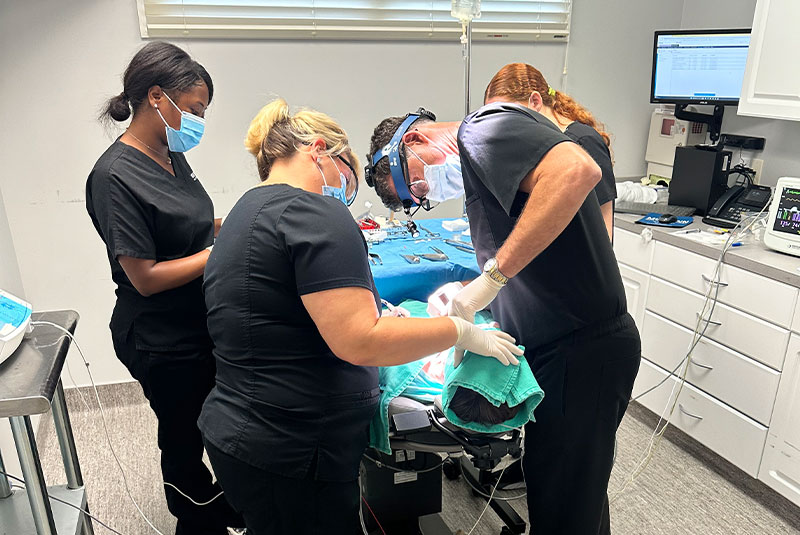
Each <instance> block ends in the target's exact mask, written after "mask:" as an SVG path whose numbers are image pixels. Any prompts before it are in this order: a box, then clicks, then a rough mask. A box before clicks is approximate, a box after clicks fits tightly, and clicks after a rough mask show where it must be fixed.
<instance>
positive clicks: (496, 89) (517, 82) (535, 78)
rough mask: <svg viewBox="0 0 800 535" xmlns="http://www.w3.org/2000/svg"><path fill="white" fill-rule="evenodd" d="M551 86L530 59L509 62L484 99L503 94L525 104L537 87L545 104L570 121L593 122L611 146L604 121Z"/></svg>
mask: <svg viewBox="0 0 800 535" xmlns="http://www.w3.org/2000/svg"><path fill="white" fill-rule="evenodd" d="M550 89H551V88H550V84H548V83H547V80H545V79H544V76H543V75H542V73H541V72H539V70H538V69H536V68H535V67H533V66H531V65H528V64H527V63H509V64H508V65H506V66H505V67H503V68H502V69H500V70H499V71H497V74H495V75H494V77H493V78H492V80H491V81H490V82H489V85H488V86H487V87H486V92H485V93H484V96H483V101H484V102H486V101H487V100H489V99H490V98H497V97H501V98H504V99H508V100H509V101H511V102H517V103H520V104H523V105H526V104H527V103H528V99H529V98H530V96H531V93H533V92H534V91H536V92H537V93H539V94H540V95H541V96H542V104H544V105H545V106H547V107H548V108H551V109H552V110H553V111H554V112H556V113H558V114H559V115H563V116H564V117H566V118H567V119H569V120H570V121H577V122H579V123H583V124H585V125H587V126H591V127H592V128H594V129H595V130H597V133H598V134H600V135H601V136H602V137H603V140H604V141H605V142H606V145H607V146H609V147H610V146H611V136H610V135H609V134H608V132H606V131H605V130H604V129H605V127H604V126H603V124H602V123H600V122H599V121H598V120H597V119H595V118H594V116H593V115H592V113H591V112H590V111H589V110H587V109H586V108H584V107H583V106H581V105H580V104H578V103H577V102H576V101H575V99H573V98H572V97H571V96H569V95H567V94H566V93H562V92H561V91H556V90H553V93H554V94H553V95H551V94H550Z"/></svg>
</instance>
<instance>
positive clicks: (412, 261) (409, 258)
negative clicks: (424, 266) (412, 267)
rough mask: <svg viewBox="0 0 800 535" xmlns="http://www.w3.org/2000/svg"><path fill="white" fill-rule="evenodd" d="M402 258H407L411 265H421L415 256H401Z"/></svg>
mask: <svg viewBox="0 0 800 535" xmlns="http://www.w3.org/2000/svg"><path fill="white" fill-rule="evenodd" d="M400 256H402V257H403V258H405V259H406V262H408V263H409V264H419V257H418V256H417V255H415V254H401V255H400Z"/></svg>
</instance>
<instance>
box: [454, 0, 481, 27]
mask: <svg viewBox="0 0 800 535" xmlns="http://www.w3.org/2000/svg"><path fill="white" fill-rule="evenodd" d="M450 15H452V16H453V17H455V18H457V19H458V20H459V21H461V23H462V24H466V23H468V22H470V21H472V19H478V18H480V16H481V0H472V1H470V0H452V2H451V4H450Z"/></svg>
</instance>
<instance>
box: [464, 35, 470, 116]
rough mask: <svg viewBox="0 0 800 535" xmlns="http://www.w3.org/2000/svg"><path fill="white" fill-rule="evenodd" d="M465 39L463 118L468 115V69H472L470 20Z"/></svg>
mask: <svg viewBox="0 0 800 535" xmlns="http://www.w3.org/2000/svg"><path fill="white" fill-rule="evenodd" d="M465 33H466V34H467V38H466V41H463V39H462V42H464V117H466V116H467V115H469V112H470V107H469V80H470V69H471V68H472V21H471V20H470V21H469V22H468V23H467V26H466V32H465Z"/></svg>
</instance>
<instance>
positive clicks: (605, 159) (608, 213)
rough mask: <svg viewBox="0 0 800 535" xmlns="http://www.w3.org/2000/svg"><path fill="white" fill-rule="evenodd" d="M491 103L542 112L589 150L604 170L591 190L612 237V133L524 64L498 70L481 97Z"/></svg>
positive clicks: (511, 65)
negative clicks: (595, 195) (508, 104)
mask: <svg viewBox="0 0 800 535" xmlns="http://www.w3.org/2000/svg"><path fill="white" fill-rule="evenodd" d="M492 102H513V103H515V104H519V105H521V106H526V107H528V108H530V109H532V110H534V111H536V112H539V113H541V114H542V115H544V116H545V117H547V118H548V119H549V120H550V121H551V122H552V123H553V124H555V125H556V126H557V127H558V129H559V130H561V131H562V132H564V133H565V134H566V135H567V136H569V137H570V138H571V139H572V140H573V141H575V142H576V143H578V144H579V145H580V146H581V147H583V149H584V150H585V151H586V152H588V153H589V156H591V157H592V159H593V160H594V161H595V163H597V165H599V166H600V170H601V171H602V173H603V175H602V178H601V179H600V182H598V183H597V186H595V188H594V191H595V193H596V194H597V201H598V202H599V203H600V210H601V212H602V214H603V220H604V221H605V224H606V230H608V235H609V237H612V236H613V231H614V199H616V198H617V187H616V180H615V178H614V169H613V162H612V160H611V151H610V148H611V136H610V135H609V134H608V132H606V131H605V130H604V126H603V124H602V123H600V122H599V121H597V119H595V118H594V116H593V115H592V113H591V112H590V111H589V110H587V109H586V108H584V107H583V106H581V105H580V104H578V103H577V102H576V101H575V99H573V98H572V97H571V96H569V95H567V94H566V93H562V92H561V91H556V90H555V89H553V88H552V87H550V84H548V83H547V80H545V78H544V75H542V73H541V72H539V70H538V69H536V68H534V67H532V66H531V65H528V64H526V63H509V64H508V65H506V66H505V67H503V68H502V69H500V70H499V71H497V74H495V75H494V77H493V78H492V80H491V81H490V82H489V85H488V86H487V87H486V92H485V93H484V98H483V103H484V104H489V103H492Z"/></svg>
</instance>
